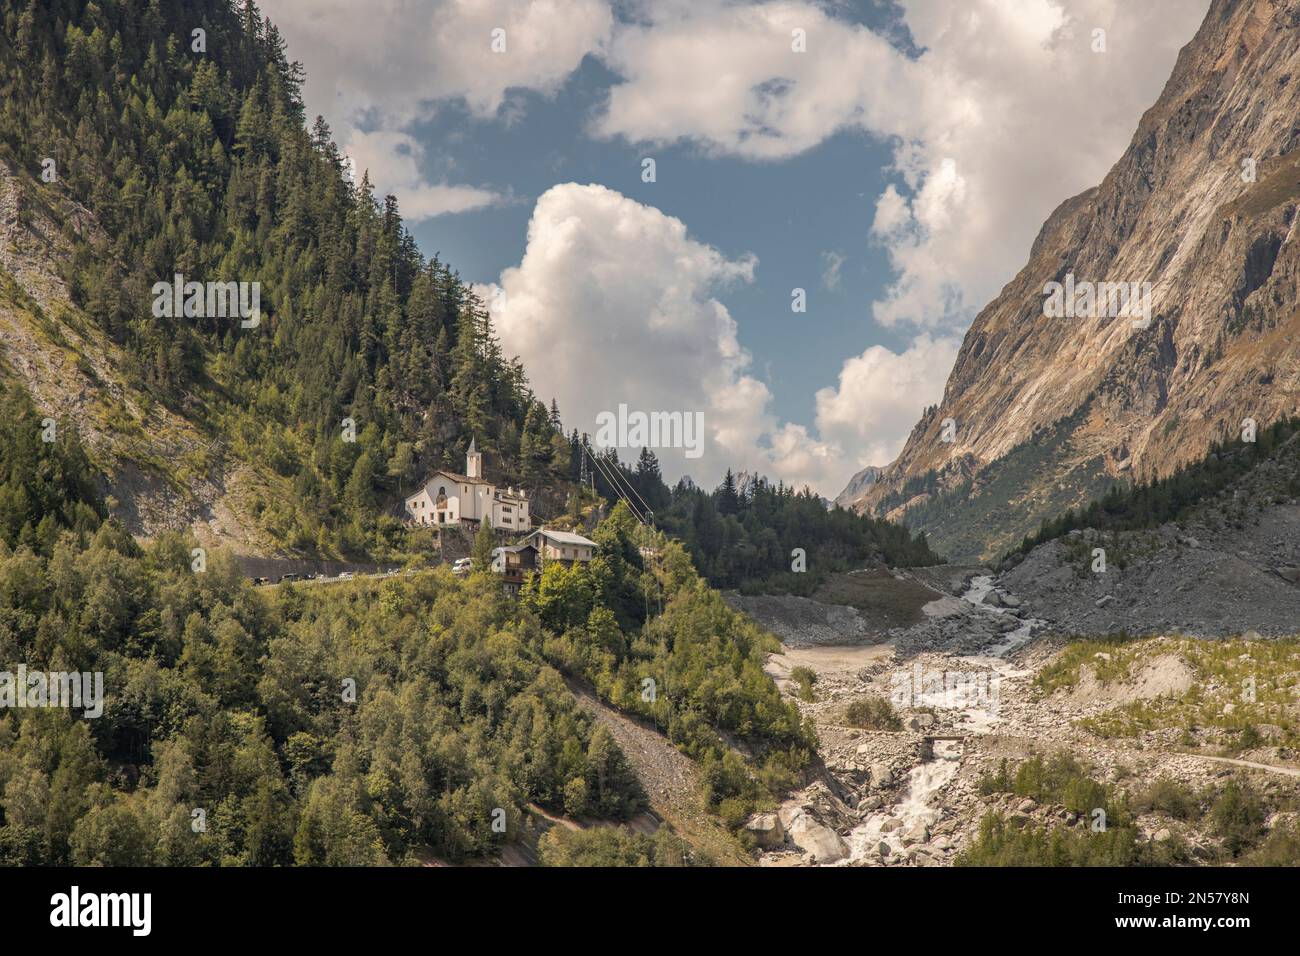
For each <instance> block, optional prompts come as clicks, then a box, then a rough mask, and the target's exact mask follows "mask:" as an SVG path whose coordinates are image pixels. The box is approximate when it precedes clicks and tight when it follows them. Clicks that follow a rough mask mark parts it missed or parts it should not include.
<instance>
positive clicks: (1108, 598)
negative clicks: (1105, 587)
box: [1092, 594, 1115, 607]
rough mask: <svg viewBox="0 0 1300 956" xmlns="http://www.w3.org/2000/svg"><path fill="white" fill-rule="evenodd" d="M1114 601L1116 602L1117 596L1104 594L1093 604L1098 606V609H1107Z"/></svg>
mask: <svg viewBox="0 0 1300 956" xmlns="http://www.w3.org/2000/svg"><path fill="white" fill-rule="evenodd" d="M1114 600H1115V595H1113V594H1103V595H1102V596H1101V597H1099V598H1097V600H1095V601H1093V602H1092V603H1093V604H1095V605H1097V607H1105V606H1106V605H1107V604H1110V603H1111V602H1113V601H1114Z"/></svg>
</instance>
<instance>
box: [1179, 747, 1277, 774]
mask: <svg viewBox="0 0 1300 956" xmlns="http://www.w3.org/2000/svg"><path fill="white" fill-rule="evenodd" d="M1167 752H1168V753H1176V754H1178V755H1179V756H1180V757H1195V758H1196V759H1197V760H1213V761H1214V762H1215V763H1229V764H1232V765H1233V766H1234V767H1249V768H1250V769H1252V770H1267V771H1269V772H1270V773H1280V774H1285V775H1286V776H1288V777H1300V770H1297V769H1295V768H1294V767H1279V766H1277V765H1276V764H1271V763H1256V762H1255V761H1253V760H1238V759H1237V758H1235V757H1211V756H1210V755H1209V754H1193V753H1188V752H1187V751H1185V750H1171V751H1167Z"/></svg>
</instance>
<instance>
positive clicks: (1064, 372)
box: [853, 0, 1300, 558]
mask: <svg viewBox="0 0 1300 956" xmlns="http://www.w3.org/2000/svg"><path fill="white" fill-rule="evenodd" d="M1298 147H1300V0H1215V2H1214V3H1213V5H1212V6H1211V8H1210V11H1209V13H1208V14H1207V16H1206V19H1205V22H1204V23H1203V24H1202V25H1201V28H1200V30H1199V31H1198V32H1197V34H1196V36H1195V37H1194V38H1193V40H1192V41H1191V42H1190V43H1189V44H1188V45H1187V46H1186V47H1185V48H1184V49H1183V50H1182V52H1181V53H1180V55H1179V58H1178V61H1177V64H1176V66H1175V68H1174V71H1173V74H1172V75H1171V77H1170V78H1169V81H1168V83H1167V84H1166V86H1165V89H1164V92H1163V93H1162V94H1161V96H1160V99H1159V100H1158V101H1157V102H1156V104H1155V105H1154V106H1153V107H1152V108H1151V109H1150V110H1148V111H1147V113H1146V114H1145V115H1144V116H1143V117H1142V120H1141V122H1140V124H1139V125H1138V129H1137V132H1136V133H1135V134H1134V136H1133V140H1132V143H1131V145H1130V146H1129V148H1128V150H1127V151H1126V152H1125V154H1124V155H1123V157H1122V158H1121V159H1120V160H1119V162H1118V163H1116V164H1115V167H1114V168H1113V169H1112V170H1111V172H1110V174H1109V175H1108V176H1107V177H1106V179H1105V180H1104V181H1103V182H1102V183H1101V184H1100V185H1099V186H1097V187H1095V188H1094V189H1090V190H1088V191H1087V192H1084V193H1082V194H1081V195H1079V196H1076V197H1074V198H1072V199H1069V200H1067V201H1065V202H1064V203H1062V204H1061V206H1060V207H1059V208H1058V209H1057V210H1056V211H1055V212H1054V213H1053V214H1052V215H1051V216H1050V217H1049V219H1048V220H1047V222H1046V223H1045V224H1044V226H1043V229H1042V231H1041V233H1040V234H1039V236H1038V238H1037V239H1036V240H1035V242H1034V244H1033V247H1032V249H1031V250H1030V258H1029V262H1028V264H1027V265H1026V266H1025V267H1024V268H1023V269H1022V270H1021V272H1020V273H1019V274H1018V275H1017V276H1016V277H1015V278H1014V279H1013V280H1012V281H1011V282H1010V283H1008V284H1007V286H1006V287H1005V288H1004V289H1003V290H1002V292H1001V294H1000V295H999V296H998V297H997V298H996V299H995V300H994V301H993V302H991V303H990V304H989V305H988V306H987V307H986V308H985V309H984V310H983V311H982V312H981V313H980V314H979V316H978V317H977V318H976V320H975V322H974V324H973V325H972V326H971V328H970V330H969V331H968V332H967V334H966V338H965V342H964V343H963V345H962V349H961V352H960V354H959V356H958V359H957V362H956V364H955V366H954V367H953V370H952V372H951V374H950V376H949V379H948V383H947V386H946V388H945V392H944V397H943V401H942V403H941V404H940V405H939V406H938V408H937V409H935V410H934V411H933V412H932V413H930V414H928V415H927V416H926V417H925V418H923V419H922V420H921V421H920V422H918V423H917V425H916V427H915V428H914V430H913V432H912V434H911V436H910V437H909V439H908V442H907V444H906V446H905V448H904V450H903V452H902V454H901V455H900V456H899V458H898V459H897V460H896V461H895V462H894V463H893V464H892V465H890V466H889V467H888V468H887V469H886V470H885V472H884V474H883V475H881V476H880V480H879V481H877V482H875V483H874V484H871V485H870V486H869V487H867V488H865V489H864V490H862V491H860V493H858V494H856V495H854V496H853V497H854V507H857V508H859V509H861V510H870V511H876V512H881V513H887V514H891V515H892V516H894V517H900V516H905V517H906V519H907V520H908V522H909V524H912V525H914V526H919V527H923V528H925V529H926V530H927V531H928V532H929V533H930V540H931V543H932V544H937V545H939V546H940V548H941V549H945V548H946V549H947V550H948V551H949V553H950V554H952V555H954V556H957V557H963V558H970V557H988V556H989V555H991V554H994V553H996V552H998V551H1000V550H1001V549H1002V548H1004V547H1006V546H1007V545H1008V544H1011V543H1013V542H1015V541H1016V540H1018V539H1019V537H1020V536H1021V535H1023V534H1024V533H1026V532H1027V531H1029V530H1031V529H1033V528H1034V527H1036V526H1037V525H1038V523H1039V522H1040V521H1041V519H1042V518H1043V517H1045V516H1047V515H1048V514H1054V513H1056V512H1058V511H1059V510H1061V509H1062V508H1064V507H1068V506H1071V505H1074V504H1078V503H1081V502H1082V501H1085V500H1087V499H1088V498H1090V497H1092V496H1094V495H1095V494H1096V493H1098V492H1099V491H1101V490H1103V489H1104V487H1105V486H1106V485H1107V484H1109V483H1110V482H1111V481H1113V480H1115V479H1120V478H1123V479H1133V478H1140V477H1146V476H1150V475H1162V474H1167V473H1169V472H1170V471H1172V470H1174V469H1176V468H1177V467H1178V466H1179V465H1181V464H1183V463H1185V462H1187V461H1189V460H1192V459H1195V458H1199V457H1201V456H1202V455H1203V454H1204V453H1205V452H1206V449H1207V447H1208V446H1209V445H1210V444H1211V443H1212V442H1213V441H1215V440H1217V439H1220V438H1222V437H1224V436H1225V435H1226V434H1228V433H1231V432H1237V431H1239V430H1240V429H1241V428H1242V422H1243V420H1244V419H1247V418H1250V419H1253V420H1255V421H1256V422H1258V423H1259V424H1260V425H1263V424H1265V423H1267V422H1270V421H1272V420H1273V419H1275V418H1277V417H1279V416H1281V415H1285V414H1290V413H1293V412H1295V411H1296V408H1297V395H1298V394H1300V244H1298V243H1297V242H1296V240H1295V231H1296V211H1297V204H1298V203H1300V148H1298ZM1051 282H1059V283H1062V285H1067V284H1068V283H1072V284H1073V285H1074V286H1075V288H1076V289H1081V288H1082V287H1083V286H1084V285H1085V284H1092V288H1093V289H1094V291H1096V290H1097V289H1098V288H1099V289H1100V291H1101V293H1102V295H1101V298H1102V299H1103V300H1107V296H1106V293H1105V287H1104V286H1102V285H1101V284H1102V283H1126V284H1129V283H1139V284H1141V283H1150V285H1149V286H1148V287H1147V288H1148V289H1149V294H1150V299H1149V301H1150V315H1149V319H1150V321H1149V323H1147V324H1146V325H1145V327H1142V326H1143V323H1142V322H1140V321H1138V322H1137V323H1135V321H1134V319H1133V318H1132V316H1131V315H1116V314H1114V313H1115V312H1116V311H1117V309H1116V308H1114V305H1115V303H1112V302H1111V301H1103V302H1102V303H1100V307H1098V304H1097V303H1095V302H1094V303H1093V304H1092V306H1091V307H1090V306H1089V303H1088V302H1087V301H1086V300H1085V299H1084V298H1083V297H1082V296H1079V297H1077V298H1076V304H1077V305H1078V306H1079V308H1078V309H1077V310H1076V311H1078V312H1082V313H1084V314H1082V315H1075V316H1074V317H1070V318H1066V317H1060V318H1052V317H1048V316H1047V315H1046V314H1045V312H1046V311H1047V310H1046V309H1045V300H1046V299H1047V298H1048V297H1047V296H1046V295H1045V288H1047V284H1048V283H1051ZM948 420H951V421H948ZM945 422H947V424H948V427H947V429H946V434H945ZM945 439H947V440H945Z"/></svg>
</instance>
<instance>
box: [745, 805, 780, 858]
mask: <svg viewBox="0 0 1300 956" xmlns="http://www.w3.org/2000/svg"><path fill="white" fill-rule="evenodd" d="M745 831H746V832H747V833H749V834H750V835H751V836H753V838H754V842H755V843H756V844H757V845H758V846H759V847H761V848H762V849H764V850H770V849H772V848H773V847H778V846H780V845H781V844H783V843H784V842H785V827H784V826H782V825H781V818H780V817H779V816H777V815H776V814H775V813H760V814H757V815H756V816H754V817H752V818H751V819H750V821H749V822H748V823H746V824H745Z"/></svg>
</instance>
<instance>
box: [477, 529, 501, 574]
mask: <svg viewBox="0 0 1300 956" xmlns="http://www.w3.org/2000/svg"><path fill="white" fill-rule="evenodd" d="M496 546H497V535H496V531H495V530H493V528H492V521H491V520H490V519H488V518H484V519H483V521H482V522H481V523H480V524H479V526H478V533H477V534H476V535H474V550H473V551H472V552H470V558H471V559H472V560H473V564H474V570H475V571H487V570H489V569H490V568H491V567H492V550H493V549H494V548H495V547H496Z"/></svg>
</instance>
